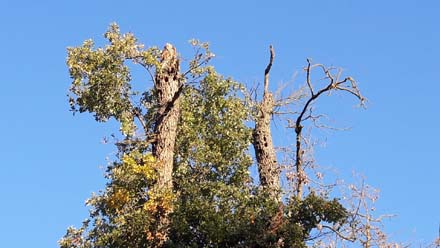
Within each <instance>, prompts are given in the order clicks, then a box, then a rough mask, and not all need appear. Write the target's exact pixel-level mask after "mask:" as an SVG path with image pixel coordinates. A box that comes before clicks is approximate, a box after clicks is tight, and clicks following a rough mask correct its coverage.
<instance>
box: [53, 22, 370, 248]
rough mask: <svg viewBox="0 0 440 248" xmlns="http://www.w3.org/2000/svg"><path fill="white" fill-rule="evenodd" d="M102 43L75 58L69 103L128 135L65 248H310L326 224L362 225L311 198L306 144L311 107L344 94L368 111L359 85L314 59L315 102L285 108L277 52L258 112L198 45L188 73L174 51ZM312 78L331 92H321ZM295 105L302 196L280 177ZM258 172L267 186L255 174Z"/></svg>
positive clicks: (71, 56)
mask: <svg viewBox="0 0 440 248" xmlns="http://www.w3.org/2000/svg"><path fill="white" fill-rule="evenodd" d="M105 38H106V39H107V40H108V42H109V44H108V45H107V46H105V47H104V48H95V47H94V43H93V41H92V40H87V41H85V42H84V44H83V45H82V46H79V47H75V48H68V59H67V65H68V67H69V71H70V75H71V77H72V80H73V82H72V86H71V88H70V92H71V95H70V97H69V101H70V104H71V107H72V110H73V111H75V112H77V111H79V112H89V113H92V114H93V115H94V117H95V119H96V120H97V121H99V122H105V121H107V120H109V119H114V120H116V121H117V122H118V123H119V124H120V132H121V134H120V136H118V137H115V144H116V147H117V149H118V153H117V156H116V159H115V161H114V162H112V163H111V164H109V166H108V168H107V175H106V177H107V179H108V183H107V186H106V188H105V190H104V191H103V192H101V193H100V194H98V195H93V196H92V197H91V198H90V199H89V200H88V201H87V204H88V205H89V206H91V211H90V218H89V219H88V220H86V221H85V222H84V223H83V226H82V227H81V228H79V229H76V228H73V227H71V228H69V229H68V230H67V233H66V235H65V236H64V237H63V238H62V239H61V240H60V242H59V243H60V247H63V248H64V247H305V245H306V242H307V241H309V240H311V239H313V237H312V236H311V234H312V232H313V230H316V229H317V228H319V227H320V225H322V224H323V223H324V224H329V225H330V226H344V225H346V224H347V223H348V222H347V220H348V219H349V217H353V216H351V215H350V214H349V211H348V210H347V208H346V207H344V206H343V205H342V203H341V202H340V201H339V200H338V199H336V198H331V197H330V196H329V194H318V193H316V192H317V190H314V189H312V188H310V187H309V190H307V191H305V190H303V188H304V187H305V186H307V185H308V183H307V175H306V173H305V169H304V168H305V166H306V165H307V163H306V162H305V161H304V157H303V156H304V153H305V149H304V145H303V144H304V137H303V134H302V128H303V126H304V122H306V121H314V120H316V119H318V117H317V116H315V115H314V114H313V113H312V109H311V106H312V104H313V103H314V102H315V101H316V100H317V99H318V97H320V96H321V95H323V93H327V92H330V91H345V92H349V93H351V94H353V95H355V96H356V97H357V98H358V99H359V100H361V102H362V101H363V99H364V98H363V97H362V96H361V94H360V92H359V90H358V89H357V86H356V82H355V81H354V80H353V79H352V78H351V77H345V78H341V73H340V72H338V74H336V75H333V74H332V72H333V69H332V68H326V67H325V66H323V65H320V64H316V65H315V64H312V63H311V62H310V60H308V66H307V67H306V69H305V70H306V75H307V78H306V87H308V89H309V91H308V92H309V93H304V92H303V91H300V92H299V93H295V94H292V95H289V96H288V97H287V98H284V99H282V98H279V99H276V98H275V97H274V96H273V94H272V93H271V92H270V91H269V72H270V69H271V67H272V64H273V61H274V49H273V48H272V47H271V48H270V60H269V64H268V66H267V68H266V70H265V78H264V92H263V97H262V100H261V102H256V101H251V100H250V98H249V97H248V96H249V94H248V93H247V92H248V91H247V90H246V89H245V87H244V86H243V85H242V84H240V83H238V82H235V81H234V80H233V79H231V78H225V77H223V76H221V75H220V74H219V73H217V72H216V71H215V69H214V67H212V66H210V65H209V61H210V60H211V59H212V58H213V57H214V54H213V53H211V51H210V50H209V46H208V44H207V43H202V42H199V41H197V40H193V41H191V44H192V45H193V46H194V48H195V55H194V57H193V59H192V60H191V61H190V62H189V64H188V65H187V67H188V70H187V71H185V72H183V71H181V65H180V56H179V54H178V53H177V51H176V48H174V47H173V46H172V45H171V44H166V45H165V47H164V48H163V49H162V50H161V49H159V48H157V47H150V48H145V47H144V45H142V44H140V43H138V41H137V39H136V38H135V36H134V35H133V34H131V33H127V34H121V33H120V31H119V27H118V26H117V25H116V24H112V25H111V26H110V28H109V30H108V31H107V32H106V33H105ZM135 65H139V66H141V67H142V68H144V69H145V70H146V75H147V76H148V75H149V77H150V79H151V81H152V85H151V88H148V87H146V86H145V85H142V86H141V89H140V90H136V89H135V86H136V84H135V83H134V82H132V80H131V74H130V68H131V66H135ZM313 68H321V69H322V71H323V73H324V75H325V79H326V80H328V82H329V83H328V85H326V86H324V87H323V88H321V89H318V90H317V91H315V90H314V87H313V82H312V80H311V73H312V69H313ZM295 96H298V97H295ZM292 103H302V104H300V105H299V106H300V111H293V112H289V116H295V117H296V121H295V122H294V124H293V125H289V127H290V128H293V129H294V131H295V132H294V133H295V135H296V152H295V153H294V154H295V161H294V163H293V164H292V165H293V166H291V167H292V168H294V170H295V176H294V177H293V179H292V180H293V181H294V185H295V189H296V190H295V191H294V193H293V194H292V193H291V191H288V190H283V189H281V187H280V180H281V177H282V173H281V172H282V167H281V166H280V164H279V163H278V162H277V154H276V152H275V148H274V146H273V142H272V135H271V130H270V126H271V118H272V116H273V115H276V114H277V111H276V108H283V107H287V106H290V104H292ZM250 121H253V122H255V125H253V127H251V126H252V125H249V124H248V123H249V122H250ZM289 123H292V121H289ZM251 144H253V146H254V150H255V159H254V158H252V156H251V155H250V152H249V146H250V145H251ZM254 160H255V161H254ZM254 163H256V165H257V167H258V171H259V175H258V176H259V179H260V180H259V181H260V184H256V183H254V182H253V178H252V176H251V175H250V173H249V167H250V166H251V165H252V164H254ZM333 231H334V232H335V233H336V232H338V231H339V229H338V228H336V229H334V230H333Z"/></svg>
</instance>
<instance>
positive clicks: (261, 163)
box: [253, 46, 280, 201]
mask: <svg viewBox="0 0 440 248" xmlns="http://www.w3.org/2000/svg"><path fill="white" fill-rule="evenodd" d="M273 58H274V51H273V48H272V46H271V47H270V61H269V64H268V66H267V68H266V70H265V74H264V95H263V100H262V101H261V103H260V104H259V106H258V115H257V119H256V123H255V129H254V132H253V145H254V149H255V156H256V157H257V163H258V172H259V176H260V184H261V186H262V187H263V188H264V189H265V190H267V192H268V193H269V195H270V196H271V198H272V199H273V200H275V201H279V200H280V199H279V198H280V197H279V195H280V170H279V168H278V163H277V158H276V154H275V149H274V147H273V143H272V134H271V131H270V120H271V118H272V113H273V108H274V99H273V96H272V93H270V92H269V71H270V68H271V67H272V62H273Z"/></svg>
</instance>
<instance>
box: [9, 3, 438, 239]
mask: <svg viewBox="0 0 440 248" xmlns="http://www.w3.org/2000/svg"><path fill="white" fill-rule="evenodd" d="M166 3H167V4H166V5H165V4H164V3H161V2H160V1H136V0H133V1H125V2H122V1H84V0H78V1H20V0H14V1H12V0H0V10H1V15H0V23H1V33H0V55H1V58H2V60H1V62H0V65H1V66H0V73H1V85H3V86H2V90H1V93H0V113H1V116H2V117H1V119H2V121H1V122H0V130H2V136H3V139H2V142H1V143H0V156H1V158H2V162H1V163H2V167H1V172H0V196H1V197H2V200H1V202H2V204H0V219H2V225H1V226H0V241H1V243H2V247H57V243H56V242H57V240H58V239H59V238H60V237H61V236H62V235H63V234H64V233H65V230H66V228H67V227H68V226H70V225H76V226H79V225H80V223H81V221H82V220H83V219H84V218H86V217H87V208H86V207H84V201H85V199H86V198H88V197H89V196H90V194H91V193H92V192H94V191H98V190H99V189H102V188H103V187H104V183H105V181H104V179H103V172H104V171H103V169H102V168H103V166H105V164H106V160H105V158H106V156H109V157H111V156H112V152H113V151H114V149H113V147H112V146H111V145H103V144H101V143H100V141H101V139H102V137H104V136H106V135H109V134H110V133H112V132H114V128H115V127H114V126H113V125H106V124H100V123H95V122H94V120H93V118H92V117H91V116H90V115H87V114H84V115H76V116H72V114H71V113H70V112H69V111H68V110H69V107H68V103H67V97H66V94H67V91H68V87H69V84H70V79H69V75H68V71H67V67H66V65H65V58H66V47H68V46H78V45H80V44H81V43H82V42H83V41H84V40H85V39H88V38H93V39H96V40H99V42H102V41H103V39H102V34H103V33H104V32H105V30H106V29H107V27H108V25H109V24H110V23H111V22H114V21H115V22H117V23H118V24H119V25H120V27H121V29H122V31H123V32H128V31H130V32H134V33H135V34H136V36H137V37H138V38H139V40H140V41H141V42H143V43H145V44H146V45H158V46H162V45H163V44H164V43H165V42H171V43H173V44H175V45H176V47H177V48H178V49H180V51H181V52H182V55H183V56H187V57H189V56H190V55H191V54H190V53H189V51H190V50H189V45H188V43H187V41H188V40H189V39H191V38H198V39H200V40H204V41H209V42H210V43H211V44H212V50H213V51H214V52H215V53H216V55H217V57H216V59H215V60H214V62H213V63H214V65H215V66H216V68H217V69H218V71H220V72H221V73H222V74H224V75H230V76H233V77H234V78H235V79H237V80H239V81H241V82H244V83H249V84H252V83H254V82H256V81H259V82H261V81H262V74H263V70H264V67H265V66H266V63H267V57H268V50H267V48H268V45H269V44H273V45H274V47H275V49H276V54H277V56H276V60H275V64H274V67H273V69H272V71H271V73H272V74H271V76H272V82H273V85H274V87H275V86H276V85H277V84H279V83H282V82H286V81H289V80H291V78H292V75H293V73H294V72H295V71H299V70H300V69H301V68H302V67H303V66H304V65H305V59H306V58H307V57H310V58H313V60H314V61H316V62H320V63H325V64H328V65H335V66H340V67H343V68H344V69H345V72H346V73H347V74H350V75H352V76H353V77H354V78H356V79H357V80H358V81H359V82H360V87H361V89H362V91H363V93H364V95H366V96H367V98H368V99H369V104H368V109H367V110H361V109H358V108H355V107H354V105H355V102H354V101H351V99H348V98H347V99H346V98H343V97H340V96H336V97H335V98H334V100H331V101H325V104H322V105H320V106H322V109H323V110H325V111H326V112H327V113H330V114H331V117H332V119H334V120H335V122H336V124H338V125H339V124H341V126H344V125H348V126H351V127H352V130H351V131H348V132H336V133H334V132H332V133H328V135H327V142H326V143H327V145H326V148H325V149H319V150H318V151H319V153H318V154H317V158H318V159H319V161H320V163H322V164H325V165H330V166H333V167H334V168H337V169H338V171H339V172H340V173H341V175H343V176H346V175H348V176H349V175H350V174H351V171H352V170H356V171H358V172H361V173H363V174H364V175H365V176H366V177H367V180H368V183H369V184H371V185H373V186H375V187H377V188H380V190H381V199H380V201H379V202H378V212H381V213H382V212H383V213H394V214H397V215H398V216H397V217H396V218H394V219H393V220H392V221H388V222H386V225H387V229H386V230H387V231H388V232H389V233H390V235H391V237H392V238H393V239H394V240H398V241H399V240H400V241H404V242H412V243H413V244H418V243H423V242H428V241H430V240H433V239H434V238H435V237H436V236H437V235H438V225H439V223H440V213H439V209H440V197H439V193H438V192H439V189H440V180H439V176H440V167H439V166H438V155H439V154H440V153H439V145H438V140H439V139H440V131H439V129H438V122H439V120H440V116H439V114H440V111H439V109H438V106H439V104H438V100H439V97H438V96H437V95H438V92H439V91H440V82H439V70H438V67H439V66H440V63H439V61H438V58H440V48H439V47H440V46H439V44H440V30H439V27H438V25H439V23H440V16H439V15H438V13H440V3H439V2H438V1H435V0H431V1H427V0H419V1H378V0H371V1H349V0H335V1H327V0H320V1H318V0H316V1H271V2H269V1H246V0H245V1H227V0H224V1H216V2H214V1H191V0H189V1H171V0H170V1H166ZM283 132H284V131H282V130H281V129H276V130H275V133H276V135H275V136H276V137H279V138H283V137H284V136H285V135H286V134H284V133H283Z"/></svg>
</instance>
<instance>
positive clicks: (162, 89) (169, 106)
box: [152, 44, 181, 247]
mask: <svg viewBox="0 0 440 248" xmlns="http://www.w3.org/2000/svg"><path fill="white" fill-rule="evenodd" d="M179 63H180V61H179V58H178V57H177V53H176V48H174V47H173V46H172V45H170V44H166V45H165V47H164V49H163V51H162V58H161V64H160V67H158V68H157V72H156V79H155V90H156V94H157V95H156V96H157V101H158V105H159V106H158V110H157V115H156V122H155V130H154V131H155V135H156V136H155V138H156V139H155V142H154V143H153V147H152V148H153V155H154V157H155V158H156V159H157V161H158V163H159V168H158V174H159V175H158V178H157V184H156V186H155V189H153V190H155V191H157V192H162V193H163V194H172V190H173V180H172V175H173V156H174V145H175V141H176V133H177V123H178V120H179V113H180V110H179V95H180V91H181V85H180V84H181V80H180V65H179ZM172 211H173V209H172V206H171V209H170V210H167V211H166V212H163V213H161V215H160V216H159V226H158V233H161V235H160V239H158V242H157V247H165V246H166V243H167V241H168V238H169V228H170V224H171V221H170V217H169V214H170V213H171V212H172Z"/></svg>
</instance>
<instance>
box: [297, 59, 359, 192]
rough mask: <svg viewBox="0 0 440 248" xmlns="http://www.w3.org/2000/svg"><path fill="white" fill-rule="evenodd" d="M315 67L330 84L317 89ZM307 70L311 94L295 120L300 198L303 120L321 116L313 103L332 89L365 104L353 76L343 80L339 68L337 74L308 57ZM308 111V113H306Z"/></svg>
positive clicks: (307, 80) (313, 119)
mask: <svg viewBox="0 0 440 248" xmlns="http://www.w3.org/2000/svg"><path fill="white" fill-rule="evenodd" d="M314 68H320V69H321V70H322V72H323V73H324V75H325V78H324V79H326V80H327V81H328V84H327V85H326V86H325V87H323V88H321V89H319V90H318V91H315V89H314V84H313V82H312V78H311V74H312V70H313V69H314ZM304 70H305V71H306V83H307V87H308V89H309V92H310V95H309V98H308V99H307V100H306V101H305V104H304V106H303V107H302V110H301V111H300V114H299V115H298V117H297V118H296V121H295V126H294V130H295V134H296V162H295V169H296V173H297V175H298V180H297V187H296V189H297V197H298V198H299V199H302V195H303V187H304V180H305V178H304V177H303V176H301V175H304V161H303V156H304V150H303V148H302V137H303V134H302V129H303V122H304V121H307V120H312V121H313V122H315V123H316V120H317V119H318V118H319V116H313V115H312V113H311V110H312V109H311V104H312V103H313V102H315V101H316V100H317V99H318V98H319V97H320V96H321V95H322V94H324V93H330V92H332V91H337V90H339V91H346V92H349V93H350V94H352V95H354V96H355V97H356V98H358V99H359V101H360V104H361V105H363V104H364V101H365V98H364V97H363V96H362V95H361V93H360V91H359V89H358V87H357V84H356V81H355V80H354V79H353V78H352V77H346V78H344V79H342V80H340V77H341V74H342V71H341V70H338V71H337V73H336V75H334V74H332V71H333V70H334V68H332V67H329V68H327V67H325V66H324V65H322V64H312V62H311V59H307V66H306V67H305V69H304ZM306 113H308V114H307V115H306Z"/></svg>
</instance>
